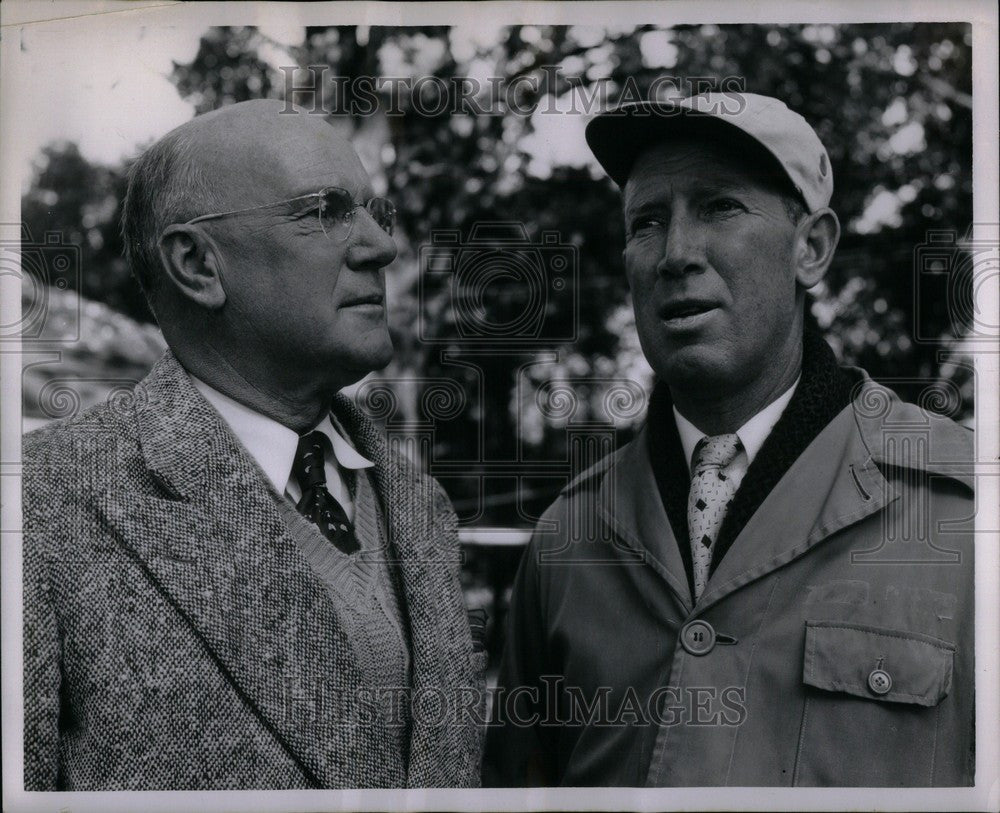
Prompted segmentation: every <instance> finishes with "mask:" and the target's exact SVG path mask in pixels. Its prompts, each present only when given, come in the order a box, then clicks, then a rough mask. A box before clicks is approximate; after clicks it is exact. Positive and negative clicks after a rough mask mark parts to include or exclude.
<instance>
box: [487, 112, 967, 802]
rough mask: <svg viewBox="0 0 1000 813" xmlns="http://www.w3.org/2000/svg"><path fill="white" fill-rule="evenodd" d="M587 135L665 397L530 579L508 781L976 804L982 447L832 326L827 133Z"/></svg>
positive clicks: (682, 115)
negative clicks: (837, 790) (837, 337)
mask: <svg viewBox="0 0 1000 813" xmlns="http://www.w3.org/2000/svg"><path fill="white" fill-rule="evenodd" d="M587 139H588V143H589V144H590V147H591V149H592V150H593V151H594V154H595V155H596V156H597V159H598V160H599V161H600V163H601V165H602V166H603V167H604V169H605V170H606V171H607V173H608V174H609V175H610V177H611V178H612V179H613V180H614V181H615V182H616V183H617V184H618V185H619V186H620V187H621V188H622V193H623V198H624V213H625V227H626V228H625V232H626V236H625V250H624V254H623V256H624V263H625V272H626V274H627V276H628V281H629V285H630V288H631V291H632V299H633V305H634V308H635V318H636V327H637V329H638V333H639V338H640V340H641V343H642V347H643V351H644V353H645V355H646V357H647V359H648V360H649V362H650V364H651V366H652V367H653V369H654V371H655V373H656V376H657V384H656V387H655V389H654V392H653V396H652V399H651V401H650V408H649V414H648V417H647V421H646V424H645V426H644V427H643V429H642V430H641V431H640V432H639V434H638V435H637V437H636V438H635V439H634V440H633V441H632V442H631V443H629V444H628V445H626V446H625V447H624V448H622V449H620V450H619V451H618V452H617V453H615V454H613V455H610V456H609V457H608V458H605V459H604V460H602V461H601V462H599V463H598V464H597V465H595V466H594V467H592V468H591V469H589V470H587V471H585V472H583V473H582V474H581V475H580V476H579V477H577V478H576V479H575V480H574V481H573V482H572V483H570V484H569V485H568V486H567V487H566V488H565V489H564V490H563V492H562V493H561V494H560V496H559V498H558V499H557V500H556V502H555V503H554V504H553V505H552V506H551V508H550V509H549V510H548V512H547V513H546V514H545V516H544V517H543V519H542V521H541V522H540V523H539V525H538V528H537V530H536V532H535V534H534V537H533V539H532V542H531V545H530V546H529V549H528V551H527V553H526V555H525V557H524V559H523V562H522V565H521V569H520V572H519V574H518V577H517V580H516V582H515V586H514V591H513V596H512V600H511V611H510V616H509V620H508V643H507V649H506V652H505V654H504V659H503V663H502V666H501V673H500V682H499V687H498V692H497V695H496V698H495V703H494V709H495V714H496V720H495V725H494V727H493V728H492V730H491V733H490V740H489V744H488V748H487V751H488V756H487V775H486V779H487V782H492V783H498V784H506V785H534V784H563V785H625V786H699V785H736V786H740V785H742V786H747V785H855V786H928V785H937V786H940V785H946V786H947V785H968V784H971V783H972V782H973V775H974V762H975V760H974V735H973V724H974V703H973V693H974V676H973V654H974V653H973V649H974V647H973V639H974V635H973V633H974V625H973V616H972V613H973V578H972V572H973V571H972V562H973V544H972V541H973V540H972V519H971V518H972V517H973V515H974V513H975V504H974V499H973V491H972V489H973V482H972V478H971V475H970V469H971V464H970V461H971V459H972V435H971V432H969V431H968V430H966V429H964V428H962V427H960V426H958V425H956V424H955V423H953V422H951V421H949V420H947V419H945V418H941V417H937V416H934V415H931V414H928V413H927V412H925V411H923V410H921V409H919V408H918V407H916V406H913V405H910V404H906V403H903V402H901V401H900V400H899V399H898V398H897V397H896V396H895V395H894V394H893V393H891V392H890V391H889V390H887V389H885V388H883V387H881V386H879V385H878V384H876V383H875V382H873V381H872V380H871V379H870V378H868V376H867V375H866V374H865V373H864V371H862V370H859V369H854V368H843V367H840V366H838V364H837V362H836V360H835V358H834V356H833V353H832V351H831V350H830V348H829V347H828V346H827V344H826V343H825V341H824V340H823V338H822V337H821V336H820V335H819V332H818V330H817V329H816V328H815V326H814V324H813V323H812V320H811V318H810V317H809V315H808V308H807V300H806V291H807V290H808V289H809V288H811V287H812V286H814V285H816V284H817V283H818V282H819V281H820V280H821V279H822V278H823V275H824V274H825V272H826V270H827V268H828V267H829V265H830V262H831V260H832V257H833V254H834V251H835V249H836V245H837V241H838V238H839V234H840V226H839V222H838V219H837V216H836V214H835V213H834V212H833V210H832V209H830V208H829V203H830V199H831V195H832V192H833V170H832V167H831V165H830V160H829V157H828V155H827V152H826V150H825V149H824V147H823V145H822V143H821V142H820V140H819V138H818V136H817V135H816V133H815V132H814V131H813V129H812V128H811V127H810V126H809V124H808V123H807V122H806V121H805V119H803V118H802V117H801V116H799V115H798V114H796V113H794V112H792V111H791V110H789V109H788V108H787V107H786V106H785V105H784V104H783V103H782V102H780V101H778V100H777V99H772V98H768V97H764V96H757V95H754V94H733V93H729V94H706V95H702V96H698V97H694V98H692V99H689V100H686V101H685V102H682V103H680V104H677V105H661V104H653V103H645V104H630V105H625V106H623V107H622V108H619V109H618V110H615V111H610V112H608V113H604V114H602V115H600V116H598V117H597V118H595V119H594V120H593V121H592V122H591V123H590V125H589V126H588V128H587Z"/></svg>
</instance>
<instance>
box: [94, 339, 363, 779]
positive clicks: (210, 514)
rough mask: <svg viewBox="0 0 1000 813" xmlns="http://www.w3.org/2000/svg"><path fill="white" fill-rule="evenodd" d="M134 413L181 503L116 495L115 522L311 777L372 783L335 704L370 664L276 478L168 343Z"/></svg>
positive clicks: (163, 482)
mask: <svg viewBox="0 0 1000 813" xmlns="http://www.w3.org/2000/svg"><path fill="white" fill-rule="evenodd" d="M134 409H135V419H136V423H137V428H138V434H139V442H140V445H141V449H142V453H143V456H144V458H145V462H146V465H147V466H148V468H149V470H150V473H151V474H152V476H153V478H154V479H155V480H156V481H157V482H158V483H159V484H160V486H161V487H162V489H163V491H164V492H166V493H167V494H168V495H169V496H170V499H163V498H161V497H147V498H144V499H139V500H138V501H137V502H135V503H127V504H126V503H124V502H123V501H122V500H121V499H120V497H117V498H116V495H113V494H109V495H108V496H107V499H105V500H104V501H103V506H102V509H103V511H102V512H103V514H104V517H105V520H106V522H107V523H108V524H109V525H110V526H111V528H112V529H113V530H114V531H115V532H116V536H117V538H118V540H119V542H120V544H121V545H122V547H123V548H124V549H125V551H126V552H127V553H128V554H129V555H130V556H131V557H132V558H133V559H134V560H135V561H136V562H137V564H138V565H139V566H140V568H141V569H142V570H143V572H144V573H145V574H146V576H147V577H148V578H149V579H150V580H151V581H152V582H153V583H154V585H155V587H156V588H157V590H158V591H159V592H160V594H161V596H162V597H163V599H164V601H166V602H167V603H169V604H170V605H172V606H173V607H174V608H175V610H176V611H177V612H178V613H180V615H181V616H182V617H183V618H184V620H185V621H186V623H188V624H189V625H190V626H191V628H192V630H193V632H194V633H195V635H196V637H197V638H198V639H199V641H200V642H201V643H202V645H203V646H204V647H205V649H206V651H207V653H208V654H209V656H210V657H211V658H212V660H213V661H214V662H215V663H216V665H217V666H218V667H219V669H220V671H222V673H223V675H224V676H225V677H226V679H227V680H228V681H229V682H230V683H231V684H232V686H233V688H234V690H235V691H236V692H237V693H238V694H239V695H240V696H241V698H242V699H243V700H244V701H245V702H246V703H247V705H248V706H249V707H250V709H251V711H252V712H253V713H254V714H255V715H256V716H257V718H258V720H259V721H260V722H261V723H262V725H263V726H264V727H265V728H266V729H268V730H269V731H270V732H271V734H272V735H273V736H274V737H275V739H276V740H278V742H279V743H280V745H281V746H282V748H284V750H285V751H286V752H287V753H288V755H289V757H290V758H291V759H292V760H293V761H294V762H295V763H296V765H297V766H298V767H299V769H300V771H301V772H302V773H303V775H304V777H305V781H306V783H307V784H310V785H314V786H322V787H331V786H338V785H340V786H343V785H351V784H353V783H354V782H356V781H359V780H361V781H363V778H361V777H357V778H356V777H355V776H354V775H352V765H355V766H356V765H358V764H359V763H358V761H357V756H358V755H357V754H355V753H352V748H353V749H355V750H357V749H358V747H359V746H358V744H357V740H358V739H359V738H357V737H354V738H353V739H354V743H353V744H352V741H351V740H349V739H348V736H347V735H348V734H349V729H348V728H347V727H346V726H343V725H339V726H338V725H337V724H336V723H337V719H336V716H337V712H338V709H335V708H331V706H330V703H331V702H336V701H337V700H340V699H342V698H343V697H344V696H346V693H349V692H353V690H354V688H355V687H357V686H359V685H361V684H362V678H361V672H360V669H359V668H358V665H357V663H356V661H355V659H354V656H353V653H352V650H351V647H350V646H349V644H348V641H347V640H346V638H345V635H344V633H343V631H342V630H341V628H340V627H339V625H338V623H337V620H336V618H335V617H334V613H333V609H332V605H331V604H330V602H329V600H328V599H327V598H326V596H325V594H324V593H323V590H322V588H321V585H320V584H319V582H318V580H317V578H316V577H315V576H314V575H313V573H312V572H311V570H310V569H309V566H308V564H307V563H306V561H305V560H304V559H303V558H302V556H301V555H300V554H299V552H298V550H297V549H296V547H295V544H294V542H293V540H292V539H291V538H290V537H289V535H288V534H287V533H286V532H285V528H284V525H283V523H282V521H281V518H280V516H279V514H278V511H277V508H276V506H275V504H274V495H272V494H271V492H270V491H269V486H268V484H267V481H266V479H265V478H264V475H263V474H262V472H261V471H260V470H259V469H258V468H257V466H256V464H255V463H254V462H253V461H252V460H251V459H250V457H249V455H248V454H247V453H246V452H245V451H244V450H243V448H242V446H240V444H239V443H238V442H237V441H236V439H235V438H234V437H233V436H232V434H231V433H230V432H229V429H228V427H227V426H226V425H225V423H224V422H223V421H222V419H221V418H220V417H219V415H218V414H217V413H216V412H215V410H213V409H212V407H211V406H209V405H208V403H207V402H206V401H205V400H204V399H203V398H202V397H201V395H200V394H199V393H198V392H197V391H196V390H195V388H194V387H193V385H192V384H191V381H190V379H189V378H188V376H187V374H186V373H185V372H184V370H183V368H182V367H181V366H180V364H179V363H178V362H177V360H176V359H175V358H174V357H173V356H172V355H171V354H170V353H169V351H168V352H167V354H166V355H165V356H164V357H163V358H162V359H161V360H160V361H159V362H158V363H157V365H156V366H155V367H154V369H153V371H152V372H151V373H150V375H149V376H148V377H147V378H146V379H145V380H144V381H143V382H142V383H140V384H139V385H138V387H137V388H136V394H135V405H134ZM338 692H340V693H342V694H340V695H338ZM352 760H353V762H352ZM353 770H354V771H355V773H356V772H357V768H354V769H353Z"/></svg>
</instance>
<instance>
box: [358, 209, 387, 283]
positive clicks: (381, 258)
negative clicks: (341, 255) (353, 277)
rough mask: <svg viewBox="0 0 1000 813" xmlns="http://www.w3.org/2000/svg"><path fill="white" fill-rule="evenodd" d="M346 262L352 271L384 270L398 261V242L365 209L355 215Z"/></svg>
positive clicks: (359, 210)
mask: <svg viewBox="0 0 1000 813" xmlns="http://www.w3.org/2000/svg"><path fill="white" fill-rule="evenodd" d="M349 240H350V247H349V248H348V250H347V257H346V262H347V266H348V268H350V269H351V270H352V271H362V270H365V269H369V268H383V267H384V266H387V265H388V264H389V263H391V262H392V261H393V260H395V259H396V242H395V241H394V240H393V239H392V236H391V235H389V234H387V233H386V231H385V229H383V228H382V227H381V226H380V225H379V224H378V223H377V222H376V221H375V218H373V217H372V216H371V215H370V214H369V213H368V210H367V209H365V208H364V207H359V208H358V210H357V212H356V213H355V215H354V228H353V229H352V230H351V236H350V238H349Z"/></svg>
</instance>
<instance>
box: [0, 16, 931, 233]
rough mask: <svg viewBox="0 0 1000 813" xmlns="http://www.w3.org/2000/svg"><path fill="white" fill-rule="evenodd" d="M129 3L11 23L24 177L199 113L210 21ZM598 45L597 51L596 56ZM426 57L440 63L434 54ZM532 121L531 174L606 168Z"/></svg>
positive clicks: (656, 50)
mask: <svg viewBox="0 0 1000 813" xmlns="http://www.w3.org/2000/svg"><path fill="white" fill-rule="evenodd" d="M118 8H121V7H120V6H119V7H118ZM127 8H128V7H126V11H124V12H117V13H106V14H101V15H92V16H90V17H83V18H81V17H74V18H72V19H69V20H61V21H50V22H46V23H39V24H29V25H23V26H11V27H10V29H9V30H10V33H8V32H6V31H5V32H4V46H5V47H7V48H13V47H16V48H17V51H16V54H15V56H16V59H15V60H13V61H14V65H15V68H16V70H17V81H16V82H15V83H12V85H8V87H10V86H13V87H16V88H17V89H18V92H17V93H16V94H14V97H13V98H11V99H9V100H8V99H5V100H4V102H5V104H4V107H5V117H6V115H7V111H8V110H10V109H11V108H13V112H11V114H10V115H11V116H12V117H13V118H12V120H14V121H16V122H17V126H16V127H14V128H10V129H8V130H7V131H6V132H5V135H8V136H9V134H10V133H13V138H14V140H12V141H11V142H10V143H5V144H4V150H5V155H6V157H7V161H8V162H9V163H8V164H7V166H11V167H17V168H18V173H19V181H20V185H21V187H22V189H23V188H25V187H27V185H28V184H30V182H31V178H32V164H33V161H34V160H35V159H36V158H37V156H38V155H39V153H40V150H41V148H42V147H43V146H45V145H46V144H49V143H51V142H53V141H59V140H66V141H73V142H76V144H77V145H78V146H79V148H80V151H81V152H82V154H83V155H84V157H85V158H87V159H88V160H89V161H91V162H95V163H101V164H106V165H116V164H120V163H121V162H122V161H123V160H126V159H129V158H131V157H133V156H134V155H135V154H136V152H137V151H138V149H139V148H141V147H143V146H145V145H147V144H148V143H150V142H151V141H152V140H153V139H155V138H157V137H159V136H161V135H163V134H164V133H166V132H168V131H169V130H171V129H172V128H173V127H175V126H177V125H178V124H182V123H183V122H185V121H187V120H188V119H190V118H191V117H192V115H193V114H194V111H193V108H192V106H191V105H190V104H189V103H187V102H185V101H183V100H182V99H181V98H180V96H179V94H178V93H177V91H176V89H175V88H174V86H173V84H172V83H171V82H170V79H169V76H170V73H171V70H172V67H173V63H174V62H181V63H184V62H190V61H191V60H192V59H193V58H194V56H195V54H196V53H197V49H198V42H199V39H200V37H201V36H202V34H203V33H204V32H205V31H206V30H207V28H208V26H209V21H208V20H207V19H206V20H205V21H204V22H202V23H200V24H199V23H196V22H194V21H190V22H188V21H185V22H184V23H183V24H170V25H168V24H164V23H162V22H161V23H158V22H155V21H154V20H150V17H149V13H147V12H143V13H130V12H129V11H128V10H127ZM253 8H254V10H255V13H254V17H253V19H252V20H247V21H246V22H248V23H252V24H253V25H256V26H257V27H258V28H259V29H261V31H262V32H263V33H264V34H266V35H267V36H268V37H269V38H270V39H271V40H273V41H274V42H276V43H279V44H286V45H292V44H298V43H301V42H302V40H303V38H304V34H305V32H304V28H303V27H302V26H301V25H296V24H294V20H293V18H292V15H288V14H282V12H281V10H280V7H277V9H276V6H275V5H274V4H260V5H257V6H254V7H253ZM174 19H176V18H174ZM497 29H498V26H496V25H490V24H484V25H482V26H475V27H473V26H468V25H465V26H462V25H458V26H455V27H454V28H453V30H452V32H451V34H450V37H449V39H450V47H451V49H452V53H453V54H454V55H455V57H456V58H458V59H463V58H466V59H467V58H469V56H470V55H471V54H472V53H473V52H474V49H475V45H476V44H477V43H478V44H483V43H490V42H493V41H495V40H496V37H497V36H498V30H497ZM533 30H536V29H534V28H533V27H526V28H525V29H523V30H522V36H523V37H525V38H527V37H529V36H530V35H531V32H532V31H533ZM573 30H574V38H575V39H577V40H578V41H580V42H581V43H583V44H586V45H590V46H592V47H594V48H595V49H597V50H599V49H600V48H601V47H602V43H603V41H604V40H605V39H606V37H607V35H608V33H609V31H608V29H607V28H605V27H599V26H597V27H592V28H591V27H580V26H574V29H573ZM588 36H589V37H590V41H588V40H587V37H588ZM671 39H672V34H671V32H670V31H669V30H660V31H651V32H648V33H646V34H644V35H643V37H642V39H641V41H640V48H641V51H642V58H643V61H644V62H645V63H646V64H647V66H649V67H662V68H664V69H669V68H671V67H672V66H673V64H674V61H675V60H676V56H677V49H676V47H674V46H673V44H672V42H671ZM416 51H417V54H418V56H419V55H420V54H423V55H424V56H425V57H426V58H427V59H428V60H430V61H431V62H434V61H435V60H436V59H437V58H438V57H439V55H437V54H434V53H432V52H431V51H430V50H429V49H421V48H419V47H418V48H417V49H416ZM466 52H467V53H466ZM594 53H595V52H594V51H592V52H591V54H590V56H591V59H592V61H593V55H594ZM259 56H260V57H261V58H263V59H265V60H267V61H269V62H271V63H272V64H275V65H280V64H288V57H287V55H284V52H283V51H282V50H281V49H280V48H278V47H275V48H267V47H265V48H263V49H262V50H261V51H260V53H259ZM399 56H400V58H402V55H399ZM904 56H905V54H904ZM380 57H381V59H382V61H383V63H385V64H383V70H384V72H386V73H388V74H390V75H396V72H397V71H398V70H402V68H401V67H400V66H397V65H394V64H393V55H392V53H391V52H386V53H383V54H380ZM903 62H905V60H903ZM418 63H419V59H418ZM476 64H477V63H476V61H475V60H473V61H472V62H471V63H470V65H469V68H470V75H473V74H474V73H475V70H476ZM420 67H421V66H420V65H419V64H413V65H410V66H409V70H411V71H412V70H417V72H418V73H420V72H421V71H420V70H419V69H420ZM426 68H427V69H428V70H430V69H431V68H432V66H431V65H428V66H426ZM597 68H600V65H595V66H592V67H591V68H590V69H589V71H588V74H589V73H591V72H593V71H594V70H595V69H597ZM609 69H610V67H609ZM484 70H485V68H484ZM567 70H569V67H567ZM897 70H898V71H899V72H900V73H905V72H906V71H907V70H909V71H910V72H912V67H910V66H908V65H907V64H901V65H899V66H897ZM569 72H572V71H569ZM592 78H593V77H592ZM573 95H574V94H573V93H572V92H570V93H567V94H565V95H564V96H563V97H561V98H560V99H558V100H556V103H555V104H556V107H558V108H559V109H561V110H571V109H574V108H576V109H582V108H583V107H584V105H582V104H581V105H580V106H579V107H577V104H576V102H575V100H574V98H573ZM894 115H895V116H896V117H897V118H898V117H899V116H900V115H902V118H903V120H905V119H906V113H905V110H903V111H902V113H900V111H894V110H893V109H892V108H890V109H889V110H887V111H885V116H889V117H890V118H891V117H892V116H894ZM893 123H895V124H901V125H903V126H901V127H900V128H899V130H898V132H897V133H896V134H895V135H894V136H893V139H892V141H891V142H890V144H889V145H888V146H889V148H891V150H892V152H895V153H897V154H906V153H909V152H915V151H920V150H921V149H922V148H923V146H924V145H923V129H922V127H921V126H920V125H919V123H915V122H914V123H911V124H908V125H907V124H904V123H903V121H899V122H895V121H893ZM532 124H533V126H534V132H533V133H532V134H530V135H528V136H527V137H526V138H525V139H524V140H523V142H522V144H521V147H522V149H524V150H525V151H526V152H527V153H528V154H529V155H530V156H531V162H530V164H529V167H528V171H529V172H530V173H531V174H533V175H536V176H537V177H540V178H545V177H547V176H548V175H549V174H550V173H551V170H552V167H553V166H554V165H569V166H581V167H582V166H587V165H589V166H590V167H591V168H592V170H593V171H594V172H595V174H598V173H599V169H598V167H597V165H596V161H595V160H594V158H593V155H592V154H591V153H590V151H589V149H588V148H587V145H586V142H585V139H584V129H583V121H582V120H581V118H579V117H577V116H558V115H557V116H553V115H542V114H541V113H540V112H538V111H536V113H535V114H534V115H533V116H532ZM910 191H911V190H907V189H905V188H904V189H902V190H886V189H876V190H873V193H872V195H871V196H870V199H869V200H868V201H867V203H866V207H865V210H864V211H863V212H862V214H861V216H860V217H858V218H856V219H855V220H854V222H853V223H851V224H850V228H851V229H852V230H855V231H858V232H862V233H864V232H872V231H878V230H879V229H881V228H883V227H884V226H890V227H891V226H893V225H895V223H896V221H897V220H898V217H899V211H900V208H901V206H902V205H903V204H904V203H905V202H906V195H907V194H908V193H909V192H910Z"/></svg>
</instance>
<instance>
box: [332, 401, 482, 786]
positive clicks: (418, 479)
mask: <svg viewBox="0 0 1000 813" xmlns="http://www.w3.org/2000/svg"><path fill="white" fill-rule="evenodd" d="M333 412H334V414H335V415H336V416H337V418H338V420H340V422H341V424H342V425H343V426H344V428H345V429H346V430H347V432H348V434H349V435H350V436H351V440H352V441H354V444H355V446H356V447H357V449H358V451H359V452H360V453H361V454H362V455H364V456H365V457H367V458H368V459H369V460H371V461H372V462H373V463H374V464H375V465H374V468H373V470H372V473H373V478H374V481H375V486H376V490H377V492H378V497H379V502H380V507H381V509H382V510H383V511H384V512H385V520H386V529H387V532H388V545H389V551H388V553H389V556H390V558H391V559H392V560H393V561H395V562H396V563H397V564H398V566H399V571H400V576H401V580H402V586H403V595H404V597H405V599H406V606H405V613H406V616H407V619H408V623H409V632H410V643H411V646H412V657H413V660H412V663H413V686H412V690H413V707H414V709H413V714H412V727H411V735H410V754H409V767H408V776H407V785H408V786H409V787H432V786H437V787H440V786H449V785H450V786H454V785H456V784H466V783H467V782H469V781H471V780H472V779H473V778H474V777H477V776H478V768H479V766H478V758H479V756H478V755H479V748H478V737H479V732H478V730H477V727H476V726H475V725H474V724H473V721H472V720H463V716H462V714H463V712H462V711H461V702H462V701H461V698H460V697H459V695H458V692H461V691H463V690H466V689H472V690H477V691H481V690H482V686H481V681H480V680H479V679H478V678H476V677H475V676H474V675H473V673H472V665H471V659H470V655H471V653H472V638H471V635H470V633H469V624H468V617H467V615H466V613H465V602H464V598H463V596H462V592H461V588H460V582H459V578H458V569H459V565H460V563H461V552H460V549H459V545H458V533H457V528H456V520H455V515H454V512H453V511H452V509H451V506H450V503H449V502H448V498H447V496H446V495H445V494H444V492H443V491H442V490H441V489H440V487H439V486H438V485H437V484H436V483H435V482H434V481H433V480H432V479H431V478H429V477H425V476H423V475H422V474H421V473H420V472H419V471H418V470H417V469H416V467H415V466H413V464H411V463H410V462H409V460H407V459H406V458H405V457H404V456H403V455H402V454H400V453H399V452H398V451H397V450H395V449H393V448H390V446H389V445H388V444H387V442H386V439H385V437H384V436H383V435H382V433H381V432H379V431H378V429H376V427H375V426H374V425H373V424H372V423H371V421H369V420H368V418H367V417H365V415H364V414H363V413H362V412H361V411H360V410H359V409H358V408H357V407H355V406H354V404H353V403H351V402H350V401H349V400H348V399H347V398H345V397H344V396H342V395H338V396H337V398H336V399H335V400H334V405H333ZM463 722H465V723H466V724H463Z"/></svg>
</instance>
